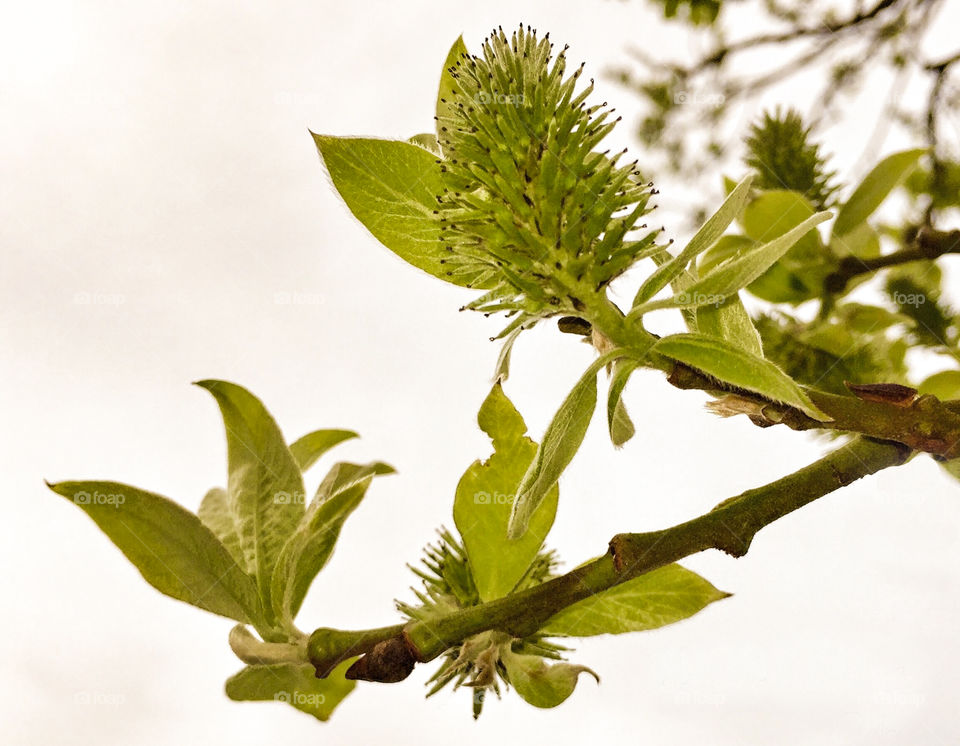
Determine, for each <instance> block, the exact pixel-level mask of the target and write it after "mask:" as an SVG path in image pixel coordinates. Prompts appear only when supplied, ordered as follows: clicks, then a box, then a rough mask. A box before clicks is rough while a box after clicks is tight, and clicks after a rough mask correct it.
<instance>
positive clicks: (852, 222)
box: [833, 148, 927, 236]
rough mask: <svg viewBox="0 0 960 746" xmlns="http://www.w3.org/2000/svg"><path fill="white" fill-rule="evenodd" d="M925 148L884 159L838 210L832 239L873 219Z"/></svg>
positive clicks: (895, 154)
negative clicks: (874, 214) (871, 217)
mask: <svg viewBox="0 0 960 746" xmlns="http://www.w3.org/2000/svg"><path fill="white" fill-rule="evenodd" d="M926 152H927V150H926V148H917V149H915V150H904V151H903V152H900V153H894V154H893V155H888V156H887V157H886V158H884V159H883V160H882V161H880V163H878V164H877V165H876V166H874V167H873V169H872V170H871V171H870V173H868V174H867V175H866V177H865V178H864V180H863V181H862V182H860V185H859V186H858V187H857V188H856V189H855V190H854V192H853V194H852V195H850V199H848V200H847V202H846V204H844V205H843V207H841V208H840V211H839V212H838V213H837V219H836V221H835V222H834V224H833V235H834V236H843V235H844V234H847V233H850V232H851V231H853V229H854V228H856V227H857V226H858V225H860V224H861V223H863V222H864V221H865V220H866V219H867V218H869V217H870V216H871V215H873V213H874V211H875V210H876V209H877V208H878V207H880V205H881V204H882V203H883V201H884V200H885V199H886V198H887V195H888V194H890V192H892V191H893V189H894V188H895V187H896V186H897V185H898V184H899V183H900V182H901V181H903V180H904V179H905V178H907V175H908V174H909V173H910V172H911V171H912V170H913V169H914V168H915V167H916V165H917V161H918V160H920V156H922V155H923V154H924V153H926Z"/></svg>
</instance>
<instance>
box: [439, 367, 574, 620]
mask: <svg viewBox="0 0 960 746" xmlns="http://www.w3.org/2000/svg"><path fill="white" fill-rule="evenodd" d="M477 420H478V422H479V424H480V428H481V429H482V430H483V431H484V432H485V433H486V434H487V435H489V436H490V439H491V440H492V441H493V448H494V452H493V455H492V456H490V458H489V459H487V460H486V461H482V462H481V461H475V462H474V463H473V464H471V466H470V468H468V469H467V471H466V472H465V473H464V475H463V477H462V478H461V479H460V483H459V484H458V485H457V492H456V497H455V498H454V503H453V520H454V522H455V523H456V525H457V529H458V530H459V532H460V535H461V536H462V537H463V543H464V546H465V548H466V550H467V557H468V559H469V562H470V569H471V571H472V574H473V578H474V582H475V584H476V587H477V592H478V593H479V595H480V600H481V601H492V600H494V599H497V598H502V597H503V596H506V595H507V594H508V593H510V592H511V591H513V590H514V588H515V587H516V586H517V583H518V582H519V581H520V580H521V579H522V578H523V576H524V575H525V574H526V572H527V570H528V569H529V567H530V565H531V563H532V562H533V560H534V558H535V557H536V556H537V552H538V551H539V550H540V547H541V546H543V541H544V539H545V538H546V536H547V534H548V533H549V532H550V528H551V526H553V520H554V518H555V517H556V514H557V499H558V497H559V492H560V491H559V489H558V488H557V486H556V485H554V486H553V487H552V488H551V489H550V490H549V491H548V493H547V495H546V497H545V499H544V500H543V501H542V502H541V503H540V505H539V506H538V507H537V509H536V510H535V511H534V513H533V514H532V516H531V518H530V522H529V525H528V527H527V530H526V531H525V532H524V533H523V534H522V535H521V536H519V537H518V538H515V539H510V538H507V524H508V522H509V520H510V511H511V508H512V506H513V500H514V492H515V490H516V488H517V484H518V483H519V482H520V480H521V479H522V478H523V475H524V474H525V473H526V471H527V468H528V467H529V466H530V463H531V462H532V461H533V457H534V455H535V454H536V452H537V444H536V443H534V442H533V441H532V440H530V438H528V437H526V436H525V433H526V430H527V426H526V424H525V423H524V421H523V418H522V417H521V416H520V413H519V412H517V410H516V408H514V406H513V404H512V403H511V402H510V400H509V399H508V398H507V396H506V394H504V393H503V388H502V387H501V386H500V384H499V383H498V384H495V385H494V386H493V388H492V389H491V390H490V393H489V394H488V395H487V398H486V399H485V400H484V402H483V404H482V405H481V407H480V412H479V414H478V416H477Z"/></svg>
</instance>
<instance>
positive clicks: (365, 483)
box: [271, 462, 393, 622]
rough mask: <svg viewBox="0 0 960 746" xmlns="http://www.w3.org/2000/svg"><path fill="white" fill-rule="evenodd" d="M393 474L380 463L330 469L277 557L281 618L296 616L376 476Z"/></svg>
mask: <svg viewBox="0 0 960 746" xmlns="http://www.w3.org/2000/svg"><path fill="white" fill-rule="evenodd" d="M391 473H393V469H392V468H391V467H390V466H387V465H386V464H383V463H379V462H375V463H372V464H366V465H365V466H359V465H357V464H348V463H340V464H337V465H336V466H334V467H333V468H332V469H331V470H330V473H329V474H327V476H326V477H325V478H324V480H323V482H321V484H320V487H319V488H318V489H317V494H316V496H315V497H314V498H313V500H312V501H311V503H310V507H308V508H307V510H306V512H305V513H304V515H303V517H302V518H301V520H300V523H299V525H298V526H297V527H296V531H294V533H293V535H292V536H290V538H289V539H288V540H287V542H286V543H285V544H284V546H283V550H282V551H281V552H280V556H279V558H278V559H277V563H276V569H275V570H274V572H273V577H272V581H271V598H272V599H273V610H274V612H275V613H276V614H277V617H278V618H280V619H283V620H285V621H287V622H290V621H292V620H293V618H294V617H295V616H296V615H297V612H298V611H299V610H300V604H302V603H303V599H304V597H305V596H306V595H307V590H308V589H309V588H310V584H311V583H312V582H313V579H314V578H315V577H316V576H317V573H319V572H320V570H322V569H323V567H324V565H326V564H327V560H329V559H330V555H331V554H333V548H334V546H335V545H336V543H337V539H338V538H339V536H340V529H341V528H342V527H343V524H344V522H345V521H346V520H347V517H348V516H349V515H350V514H351V513H352V512H353V511H354V510H355V509H356V507H357V506H358V505H359V504H360V501H361V500H363V497H364V495H366V492H367V488H368V487H369V486H370V482H371V481H372V480H373V477H375V476H377V475H378V474H391Z"/></svg>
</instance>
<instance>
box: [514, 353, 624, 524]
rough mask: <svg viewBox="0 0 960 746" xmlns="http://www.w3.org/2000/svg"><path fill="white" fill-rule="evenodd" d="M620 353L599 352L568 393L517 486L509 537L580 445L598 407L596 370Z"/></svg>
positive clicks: (528, 517) (530, 512)
mask: <svg viewBox="0 0 960 746" xmlns="http://www.w3.org/2000/svg"><path fill="white" fill-rule="evenodd" d="M622 355H623V351H622V350H613V351H611V352H608V353H606V354H604V355H601V356H600V357H599V358H597V360H595V361H594V362H593V364H592V365H591V366H590V367H589V368H587V371H586V373H584V374H583V376H582V377H581V378H580V380H579V381H577V383H576V384H575V385H574V387H573V390H572V391H571V392H570V393H569V394H567V398H566V399H564V400H563V403H562V404H561V405H560V409H558V410H557V413H556V414H555V415H554V416H553V420H552V421H551V422H550V424H549V425H548V426H547V430H546V432H544V434H543V440H542V441H541V442H540V447H539V448H538V449H537V455H536V456H535V457H534V459H533V463H531V464H530V468H529V469H527V472H526V474H524V475H523V479H522V480H521V482H520V486H519V487H517V496H516V499H515V500H514V503H513V511H512V512H511V513H510V524H509V526H508V536H509V537H510V538H511V539H515V538H517V537H519V536H521V535H522V534H523V532H524V531H526V529H527V524H528V523H529V521H530V517H531V516H532V515H533V513H534V511H535V510H536V509H537V506H538V505H540V502H541V501H542V500H543V499H544V497H546V495H547V493H548V492H549V491H550V489H551V488H552V487H553V486H554V485H555V484H556V483H557V480H558V479H559V478H560V475H561V474H562V473H563V470H564V469H566V468H567V464H569V463H570V461H572V460H573V457H574V455H575V454H576V452H577V450H578V449H579V448H580V444H581V443H582V442H583V438H584V436H585V435H586V434H587V427H588V426H589V425H590V419H591V418H592V417H593V410H594V409H595V408H596V406H597V371H599V370H600V369H601V368H602V367H603V366H605V365H606V364H607V363H611V362H613V361H614V360H616V359H617V358H618V357H620V356H622Z"/></svg>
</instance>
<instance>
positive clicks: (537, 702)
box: [500, 646, 600, 708]
mask: <svg viewBox="0 0 960 746" xmlns="http://www.w3.org/2000/svg"><path fill="white" fill-rule="evenodd" d="M500 659H501V660H502V661H503V664H504V666H505V667H506V669H507V677H508V678H509V679H510V684H511V685H512V686H513V688H514V689H516V690H517V694H519V695H520V696H521V697H523V698H524V699H525V700H526V701H527V702H528V703H529V704H531V705H533V706H534V707H543V708H548V707H556V706H557V705H559V704H560V703H561V702H563V701H564V700H566V699H567V697H569V696H570V695H571V694H573V690H574V689H575V688H576V686H577V679H579V678H580V674H582V673H588V674H590V675H591V676H593V678H594V679H596V680H597V683H598V684H599V683H600V677H599V676H597V674H596V673H594V672H593V671H591V670H590V669H589V668H587V667H586V666H576V665H574V664H572V663H553V664H549V663H547V662H546V661H545V660H544V659H543V658H542V657H540V656H539V655H521V654H518V653H514V652H513V651H511V650H510V649H509V646H505V647H504V649H503V651H502V653H501V656H500Z"/></svg>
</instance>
